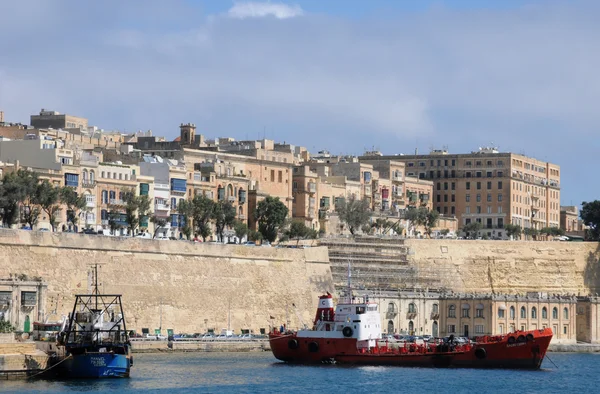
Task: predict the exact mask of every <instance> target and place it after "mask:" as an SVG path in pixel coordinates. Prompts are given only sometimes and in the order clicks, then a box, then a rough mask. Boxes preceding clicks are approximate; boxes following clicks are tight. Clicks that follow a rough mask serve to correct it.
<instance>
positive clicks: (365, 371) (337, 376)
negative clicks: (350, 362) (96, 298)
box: [0, 352, 600, 394]
mask: <svg viewBox="0 0 600 394" xmlns="http://www.w3.org/2000/svg"><path fill="white" fill-rule="evenodd" d="M550 359H551V360H552V361H553V362H554V364H556V367H555V366H554V365H553V364H552V363H551V362H549V360H548V359H546V360H545V361H544V364H543V367H542V370H540V371H510V370H469V369H421V368H395V367H343V366H335V365H332V366H297V365H286V364H283V363H279V362H277V361H276V360H275V359H274V358H273V356H272V355H271V353H268V352H265V353H181V354H137V355H135V358H134V362H135V365H134V368H133V370H132V377H131V378H130V379H115V380H82V381H45V380H29V381H25V380H19V381H0V392H13V393H35V392H44V393H48V392H53V393H63V392H67V393H80V392H86V393H89V392H102V393H134V392H144V393H146V392H165V391H168V392H169V394H175V393H316V392H328V393H385V392H402V393H423V392H429V393H431V392H434V393H540V392H544V393H573V392H577V393H591V392H598V391H599V390H600V389H599V388H598V384H599V383H598V382H600V380H599V379H598V370H599V369H600V354H569V353H551V354H550Z"/></svg>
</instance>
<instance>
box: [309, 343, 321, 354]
mask: <svg viewBox="0 0 600 394" xmlns="http://www.w3.org/2000/svg"><path fill="white" fill-rule="evenodd" d="M308 351H309V352H311V353H316V352H318V351H319V344H318V343H316V342H311V343H309V344H308Z"/></svg>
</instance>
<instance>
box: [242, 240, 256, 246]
mask: <svg viewBox="0 0 600 394" xmlns="http://www.w3.org/2000/svg"><path fill="white" fill-rule="evenodd" d="M244 246H256V242H253V241H248V242H245V243H244Z"/></svg>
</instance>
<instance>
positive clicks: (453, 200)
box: [450, 194, 456, 202]
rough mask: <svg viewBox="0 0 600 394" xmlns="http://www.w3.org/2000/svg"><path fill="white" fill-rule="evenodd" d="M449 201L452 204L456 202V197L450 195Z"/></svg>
mask: <svg viewBox="0 0 600 394" xmlns="http://www.w3.org/2000/svg"><path fill="white" fill-rule="evenodd" d="M450 200H451V201H452V202H455V201H456V195H454V194H453V195H452V197H451V198H450Z"/></svg>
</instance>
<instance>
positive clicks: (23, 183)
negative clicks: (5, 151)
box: [0, 169, 38, 227]
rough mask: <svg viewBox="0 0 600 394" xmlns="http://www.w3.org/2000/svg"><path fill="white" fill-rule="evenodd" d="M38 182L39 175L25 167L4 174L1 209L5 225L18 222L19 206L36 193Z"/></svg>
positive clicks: (0, 196) (0, 199)
mask: <svg viewBox="0 0 600 394" xmlns="http://www.w3.org/2000/svg"><path fill="white" fill-rule="evenodd" d="M37 183H38V179H37V175H36V174H35V173H33V172H31V171H27V170H23V169H20V170H18V171H17V172H12V173H9V174H6V175H4V177H3V178H2V185H1V187H0V210H2V224H3V225H4V226H7V227H10V226H12V225H13V224H15V223H17V222H18V220H19V208H20V206H21V205H22V204H23V203H24V202H25V201H26V200H27V199H28V198H30V197H31V196H33V195H34V194H35V187H36V185H37Z"/></svg>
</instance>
